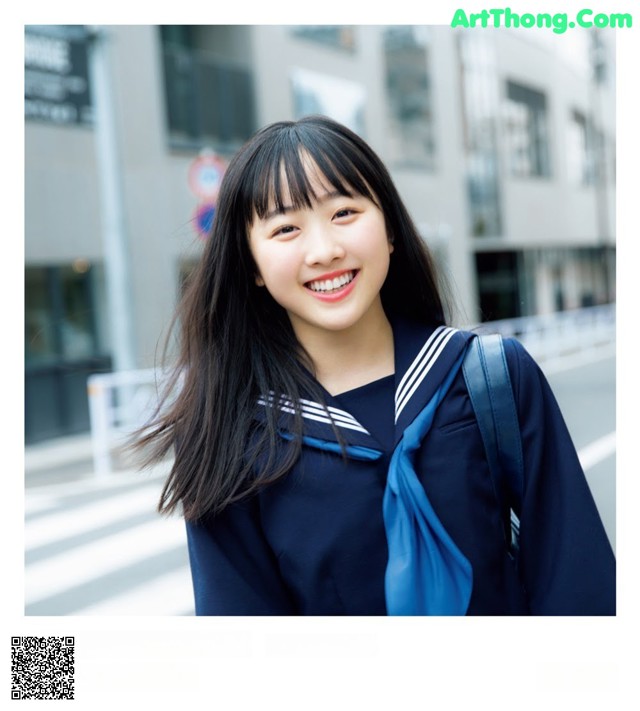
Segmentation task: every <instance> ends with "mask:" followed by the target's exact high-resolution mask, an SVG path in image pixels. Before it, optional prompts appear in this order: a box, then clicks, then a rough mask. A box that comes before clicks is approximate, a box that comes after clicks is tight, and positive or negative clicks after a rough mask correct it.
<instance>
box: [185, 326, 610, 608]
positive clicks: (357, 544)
mask: <svg viewBox="0 0 640 711" xmlns="http://www.w3.org/2000/svg"><path fill="white" fill-rule="evenodd" d="M393 329H394V346H395V370H396V373H395V376H394V377H393V381H392V380H391V378H383V379H381V380H380V381H376V382H375V383H370V384H369V385H367V386H363V387H362V388H356V389H355V390H354V391H350V392H349V393H343V394H341V395H338V396H331V395H330V394H329V393H328V392H326V391H324V395H325V402H326V405H327V407H328V410H329V412H330V413H331V419H332V420H333V424H334V425H335V426H336V427H337V428H338V429H339V432H340V434H341V436H342V438H343V439H344V441H345V442H346V447H347V457H346V458H345V457H343V455H342V452H341V449H340V445H339V444H338V442H337V441H336V436H335V434H334V430H333V427H332V424H331V420H330V419H329V418H328V417H327V413H326V410H325V409H324V408H323V406H322V405H320V404H318V403H315V402H313V401H311V400H308V399H303V400H302V401H301V407H302V412H303V422H304V434H303V447H302V453H301V456H300V458H299V460H298V461H297V463H296V465H295V466H294V468H293V469H292V470H291V471H290V472H289V473H288V474H287V475H285V476H284V477H283V478H281V479H280V480H278V481H277V482H275V483H273V484H270V485H267V486H265V487H264V488H263V489H261V490H260V491H259V492H258V493H257V494H254V495H252V496H250V497H247V498H245V499H243V500H241V501H239V502H237V503H234V504H232V505H230V506H228V507H227V508H226V509H224V510H223V511H222V513H220V514H219V515H217V516H208V517H205V518H204V519H202V520H201V521H198V522H197V523H196V522H187V539H188V547H189V558H190V564H191V572H192V577H193V585H194V592H195V604H196V614H197V615H387V614H468V615H527V614H533V615H612V614H615V558H614V555H613V552H612V549H611V546H610V544H609V541H608V539H607V536H606V533H605V531H604V528H603V526H602V523H601V520H600V517H599V515H598V512H597V509H596V506H595V503H594V501H593V498H592V496H591V493H590V490H589V487H588V484H587V482H586V479H585V477H584V474H583V472H582V469H581V466H580V463H579V461H578V457H577V454H576V451H575V448H574V446H573V443H572V441H571V438H570V436H569V433H568V431H567V428H566V425H565V423H564V420H563V418H562V415H561V413H560V410H559V408H558V405H557V403H556V400H555V398H554V396H553V394H552V392H551V389H550V387H549V385H548V383H547V381H546V379H545V377H544V375H543V374H542V372H541V371H540V369H539V367H538V366H537V364H536V363H535V362H534V361H533V359H532V358H531V357H530V356H529V354H528V353H527V352H526V350H525V349H524V348H523V346H522V345H521V344H520V343H519V342H518V341H516V340H515V339H506V341H505V351H506V356H507V363H508V367H509V372H510V376H511V381H512V384H513V388H514V395H515V399H516V404H517V409H518V418H519V422H520V429H521V434H522V447H523V455H524V478H525V483H524V492H523V499H522V510H521V512H520V555H519V559H518V566H517V569H516V566H515V565H514V561H513V560H512V558H511V557H510V555H509V552H508V551H507V549H506V546H505V541H504V528H503V521H502V520H501V514H500V511H499V506H498V502H497V500H496V496H495V492H494V490H493V483H492V479H491V475H490V472H489V468H488V465H487V462H486V457H485V453H484V447H483V443H482V439H481V435H480V431H479V429H478V425H477V422H476V419H475V415H474V412H473V409H472V406H471V402H470V400H469V395H468V393H467V389H466V385H465V381H464V377H463V374H462V370H461V368H459V365H460V362H461V360H462V357H463V355H464V353H465V350H466V348H467V345H468V343H469V341H470V340H471V339H472V338H474V334H472V333H470V332H465V331H459V330H457V329H454V328H449V327H446V326H433V325H431V326H428V325H422V324H416V323H409V322H405V321H402V320H398V321H395V322H394V323H393ZM445 384H446V387H445ZM269 407H276V408H278V410H279V415H278V416H279V424H280V429H281V433H282V443H281V446H282V447H286V446H287V440H288V439H290V438H291V436H292V435H290V434H288V430H287V424H288V423H289V422H290V418H291V417H292V415H291V412H292V408H291V403H290V402H287V401H286V398H283V397H282V396H276V395H275V394H274V393H267V394H265V395H264V396H263V397H262V398H261V399H260V402H259V405H258V408H257V411H256V412H257V414H256V417H257V418H258V419H261V418H262V419H264V416H265V410H266V408H269ZM428 407H429V408H430V412H429V413H428V420H429V422H428V423H427V429H428V431H427V432H426V434H425V435H424V438H422V435H421V438H420V439H419V440H416V442H415V446H414V448H413V451H412V453H411V457H412V468H413V470H412V471H411V472H410V473H411V475H412V476H415V481H414V482H413V484H412V486H413V493H410V495H411V496H413V495H414V494H417V495H418V496H421V497H422V501H421V503H419V504H418V505H419V506H424V507H427V508H428V510H429V511H430V512H431V513H429V514H428V515H429V516H432V519H433V520H430V528H429V531H430V533H427V534H425V535H432V533H433V531H436V533H435V534H433V535H435V536H436V537H438V536H440V538H438V540H437V541H436V542H435V543H436V546H435V548H438V550H440V549H442V547H443V545H444V549H443V550H444V552H443V555H444V556H445V557H447V560H445V561H444V563H443V565H444V567H448V566H449V562H451V561H453V563H454V565H455V566H457V568H456V570H455V571H453V573H452V575H453V577H452V585H453V588H452V590H453V589H454V588H455V591H457V592H456V594H455V595H453V594H452V595H448V594H447V595H446V596H445V598H449V597H455V598H456V600H455V601H454V602H452V603H451V605H449V604H448V602H447V599H444V600H441V601H439V602H438V603H437V604H434V605H433V606H431V607H429V606H427V607H426V608H425V611H424V612H418V613H412V612H408V613H407V612H403V611H402V610H399V611H397V610H395V609H394V608H393V607H392V609H388V606H389V605H390V599H388V598H389V596H390V595H391V594H392V590H390V589H389V586H390V585H391V587H393V584H394V581H395V580H396V577H397V579H399V580H400V579H401V576H396V575H395V574H394V572H393V571H394V565H395V564H396V563H397V561H395V559H394V556H395V553H394V551H395V548H394V545H395V544H394V545H392V544H393V541H392V539H391V538H388V533H389V532H388V531H387V529H386V526H387V527H389V526H390V525H392V524H391V523H390V521H391V519H392V518H394V516H395V513H391V514H389V513H388V511H387V507H388V505H389V503H388V499H390V498H391V497H392V492H391V489H392V486H391V484H392V482H391V475H390V471H391V472H392V474H393V476H395V469H393V470H391V469H390V465H391V464H392V462H393V457H394V452H395V456H396V459H397V458H398V456H399V450H400V449H401V447H402V446H405V442H406V438H405V433H407V432H409V431H410V430H411V428H412V427H413V429H414V430H415V427H416V425H417V424H419V419H420V417H422V418H423V419H424V417H425V412H426V410H427V408H428ZM350 408H351V409H352V410H353V411H351V409H350ZM354 413H355V414H357V415H358V416H359V419H358V418H357V417H356V416H355V415H354ZM414 471H415V475H414V473H413V472H414ZM418 482H419V485H418ZM416 486H417V487H418V489H419V491H418V490H417V489H416ZM401 488H402V486H401ZM383 503H384V507H383ZM383 508H385V512H384V513H383ZM438 532H439V533H438ZM427 543H428V545H431V543H429V542H427ZM435 548H434V550H435ZM436 573H437V576H439V575H440V573H439V571H436ZM437 576H436V577H437ZM427 578H428V575H427ZM458 583H459V588H457V587H456V585H458ZM437 587H438V586H437V584H436V583H434V584H433V588H434V590H436V589H437ZM447 590H448V588H447ZM458 593H459V594H458ZM429 594H430V593H429ZM456 596H457V597H456Z"/></svg>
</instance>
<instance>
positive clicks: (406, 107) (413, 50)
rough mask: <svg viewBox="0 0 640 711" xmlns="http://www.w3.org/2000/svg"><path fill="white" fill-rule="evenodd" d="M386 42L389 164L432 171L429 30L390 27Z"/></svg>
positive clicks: (387, 29) (433, 153)
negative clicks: (413, 166)
mask: <svg viewBox="0 0 640 711" xmlns="http://www.w3.org/2000/svg"><path fill="white" fill-rule="evenodd" d="M383 42H384V59H385V76H386V90H387V97H388V102H387V105H388V123H389V128H390V140H389V156H390V160H391V161H392V162H393V163H395V164H396V165H398V164H400V165H402V164H404V165H415V166H418V167H423V168H429V169H432V168H433V167H434V157H435V141H434V125H433V107H432V103H433V97H432V90H431V82H430V78H429V52H428V28H426V27H414V26H395V27H388V28H386V29H385V30H384V34H383Z"/></svg>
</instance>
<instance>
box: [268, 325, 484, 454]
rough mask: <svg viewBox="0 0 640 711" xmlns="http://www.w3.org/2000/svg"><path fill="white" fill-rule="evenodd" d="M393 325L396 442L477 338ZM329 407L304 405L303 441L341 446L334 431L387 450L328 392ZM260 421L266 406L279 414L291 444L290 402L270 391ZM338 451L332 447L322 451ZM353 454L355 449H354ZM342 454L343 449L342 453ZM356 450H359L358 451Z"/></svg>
mask: <svg viewBox="0 0 640 711" xmlns="http://www.w3.org/2000/svg"><path fill="white" fill-rule="evenodd" d="M392 325H393V337H394V354H395V376H394V377H395V427H396V434H395V442H394V446H395V445H397V443H398V442H399V441H400V440H401V439H402V435H403V432H404V430H405V429H406V428H407V427H408V426H409V425H410V424H411V423H412V422H413V420H414V419H415V418H416V416H417V415H418V414H419V413H420V412H421V411H422V410H423V408H424V407H425V406H426V405H427V403H428V402H429V401H430V400H431V398H432V397H433V395H434V394H435V392H436V390H437V389H438V387H439V386H440V384H441V383H442V382H443V381H444V379H445V377H446V375H447V374H448V373H449V371H450V369H451V368H452V367H453V365H454V364H455V363H456V362H457V361H458V359H459V358H460V357H461V355H462V354H463V352H464V351H465V349H466V347H467V343H468V342H469V340H470V339H471V338H473V334H471V333H469V332H467V331H459V330H458V329H456V328H452V327H449V326H433V325H430V326H429V325H422V324H416V323H411V322H407V321H396V322H395V323H393V324H392ZM323 391H324V394H325V404H324V405H323V404H322V403H319V402H315V401H313V400H311V399H307V398H301V399H300V400H299V404H300V408H301V412H302V417H303V440H305V441H307V442H308V443H313V442H317V441H322V442H325V443H329V442H331V443H337V437H336V434H335V431H334V427H335V428H336V429H337V430H338V431H339V432H340V436H341V437H342V438H343V440H344V441H345V442H346V443H347V444H348V445H351V446H352V447H354V448H356V449H357V448H365V449H370V450H372V451H377V452H381V451H382V450H383V449H384V448H383V447H382V445H381V444H380V442H379V441H378V440H377V439H376V438H375V437H374V436H373V435H372V434H370V433H369V432H368V431H367V430H366V428H365V427H364V426H363V425H362V424H361V423H360V422H358V420H357V419H356V418H355V417H354V416H353V415H352V414H351V413H349V412H347V411H346V410H345V409H344V407H343V406H342V405H341V404H340V403H339V402H338V400H337V398H335V397H333V396H332V395H330V394H329V393H328V392H327V391H326V390H324V389H323ZM258 405H259V407H258V408H257V412H256V417H257V419H260V420H264V419H265V418H266V408H267V407H278V409H279V410H280V419H279V427H280V432H281V434H282V435H283V437H285V438H286V439H291V438H292V435H291V434H290V430H291V422H292V417H293V413H294V407H293V403H292V402H291V400H290V399H289V398H288V397H287V396H285V395H281V396H280V397H277V396H276V395H275V393H273V392H271V393H268V394H266V395H264V396H262V397H261V398H260V399H259V401H258ZM322 448H323V449H327V448H330V449H333V447H326V446H325V447H322ZM349 449H350V448H349ZM338 451H339V449H338ZM354 451H355V450H354Z"/></svg>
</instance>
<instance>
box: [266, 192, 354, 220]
mask: <svg viewBox="0 0 640 711" xmlns="http://www.w3.org/2000/svg"><path fill="white" fill-rule="evenodd" d="M338 197H353V195H351V193H347V194H346V195H345V193H341V192H340V191H339V190H333V191H332V192H330V193H325V194H324V195H322V197H320V198H318V199H317V200H314V201H313V202H317V203H318V204H320V205H322V204H323V203H325V202H328V201H329V200H334V199H335V198H338ZM294 210H296V208H295V207H294V206H293V205H283V206H282V208H281V209H278V208H275V209H274V210H269V212H267V214H266V215H265V216H264V217H263V218H262V219H263V220H264V221H265V222H266V221H267V220H270V219H271V218H273V217H277V216H278V215H285V214H286V213H287V212H294Z"/></svg>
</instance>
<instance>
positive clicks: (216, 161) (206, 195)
mask: <svg viewBox="0 0 640 711" xmlns="http://www.w3.org/2000/svg"><path fill="white" fill-rule="evenodd" d="M226 168H227V165H226V163H225V162H224V161H223V160H222V159H221V158H218V156H216V155H213V154H211V155H201V156H198V157H197V158H196V159H195V160H194V161H193V163H191V165H190V166H189V176H188V178H189V187H190V188H191V190H193V192H194V193H195V194H196V195H197V196H198V197H201V198H202V199H203V200H207V201H209V202H212V201H215V200H216V198H217V197H218V192H219V191H220V183H221V182H222V176H223V175H224V171H225V170H226Z"/></svg>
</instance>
